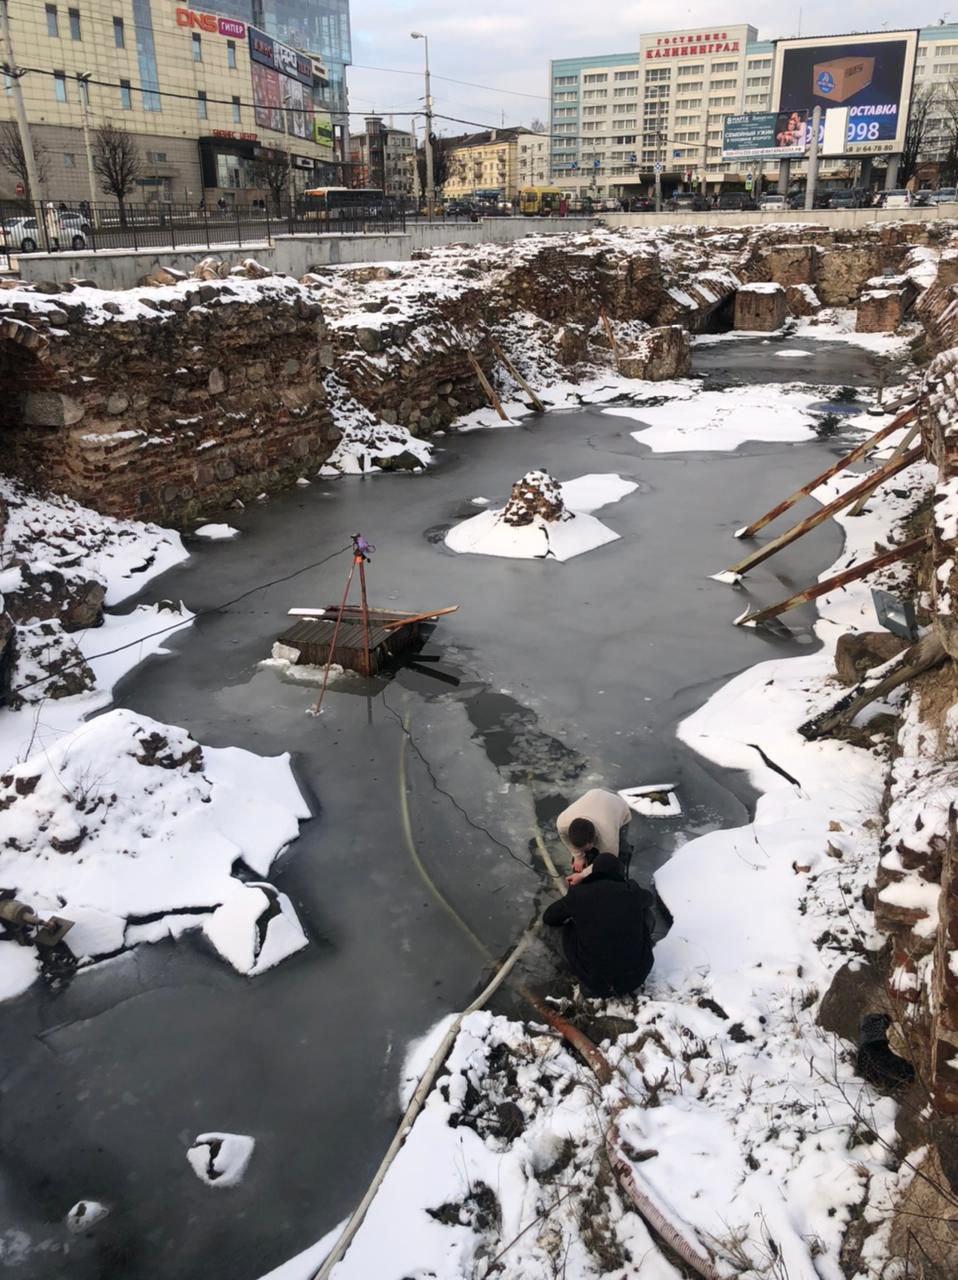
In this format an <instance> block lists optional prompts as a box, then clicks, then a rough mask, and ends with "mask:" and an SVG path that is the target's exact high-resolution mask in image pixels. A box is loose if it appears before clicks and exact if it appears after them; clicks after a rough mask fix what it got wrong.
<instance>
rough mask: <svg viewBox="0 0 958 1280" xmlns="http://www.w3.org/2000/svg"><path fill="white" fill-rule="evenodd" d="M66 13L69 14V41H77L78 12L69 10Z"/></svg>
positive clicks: (78, 34) (78, 28)
mask: <svg viewBox="0 0 958 1280" xmlns="http://www.w3.org/2000/svg"><path fill="white" fill-rule="evenodd" d="M68 12H69V14H70V39H71V40H79V39H80V10H79V9H70V10H68Z"/></svg>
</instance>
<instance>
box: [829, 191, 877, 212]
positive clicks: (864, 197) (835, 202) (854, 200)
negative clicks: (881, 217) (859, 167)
mask: <svg viewBox="0 0 958 1280" xmlns="http://www.w3.org/2000/svg"><path fill="white" fill-rule="evenodd" d="M829 197H830V201H831V207H832V208H833V209H864V208H866V207H867V205H868V203H869V201H868V192H867V191H862V190H861V188H860V187H843V188H841V189H840V190H838V191H830V192H829Z"/></svg>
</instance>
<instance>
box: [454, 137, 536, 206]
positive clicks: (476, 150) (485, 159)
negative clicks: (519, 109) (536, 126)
mask: <svg viewBox="0 0 958 1280" xmlns="http://www.w3.org/2000/svg"><path fill="white" fill-rule="evenodd" d="M450 141H451V142H452V144H453V145H452V146H451V147H450V153H449V176H448V178H447V179H446V184H445V187H444V188H443V195H444V196H445V197H446V198H447V199H454V200H468V199H473V198H475V197H476V196H479V197H484V198H487V199H492V198H494V197H495V198H498V199H500V200H514V199H515V198H516V196H517V194H518V192H519V188H520V187H521V186H523V185H526V184H525V183H524V182H521V181H520V178H519V146H520V145H521V144H522V143H525V144H526V145H527V146H528V145H530V143H531V142H532V141H541V138H540V136H539V135H538V134H534V133H531V132H530V131H529V130H528V129H490V130H488V131H487V132H485V133H472V134H467V135H466V136H465V137H462V138H455V139H451V140H450ZM528 155H529V153H528V152H527V153H526V156H527V157H528ZM524 172H525V171H524Z"/></svg>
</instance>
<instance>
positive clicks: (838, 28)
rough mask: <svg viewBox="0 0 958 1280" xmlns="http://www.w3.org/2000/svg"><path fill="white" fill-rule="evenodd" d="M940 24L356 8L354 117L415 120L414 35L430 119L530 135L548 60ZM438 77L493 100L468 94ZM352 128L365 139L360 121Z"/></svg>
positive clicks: (672, 10) (825, 14)
mask: <svg viewBox="0 0 958 1280" xmlns="http://www.w3.org/2000/svg"><path fill="white" fill-rule="evenodd" d="M940 3H941V4H946V3H947V0H940ZM953 3H954V10H955V11H954V12H953V13H950V14H949V21H956V22H958V0H953ZM946 13H948V11H947V10H944V9H937V8H935V7H934V5H933V4H932V6H931V7H926V8H924V9H923V10H922V11H921V12H920V13H918V14H916V11H915V6H914V4H911V3H908V0H877V3H872V2H869V0H845V3H843V4H841V5H836V4H834V3H827V2H826V0H805V3H804V5H800V3H799V0H793V2H791V3H786V0H715V2H714V3H713V0H702V2H701V3H698V4H693V5H692V6H691V7H688V6H686V5H684V4H682V0H678V3H677V4H676V3H672V2H669V0H645V2H644V3H642V4H636V3H629V0H449V2H448V3H442V0H352V30H353V61H354V64H355V65H354V66H353V67H352V68H350V71H349V96H350V108H351V109H352V110H354V111H371V110H372V109H374V108H375V110H377V111H380V112H383V113H384V114H388V113H389V112H390V110H392V111H394V112H396V113H398V112H400V111H406V112H411V111H417V110H421V108H422V93H423V89H422V81H421V74H422V64H423V63H422V60H423V45H422V41H421V40H415V41H414V40H411V39H410V37H409V33H410V31H424V32H425V33H426V34H427V35H428V36H429V61H430V67H431V70H432V72H433V85H432V95H433V100H434V104H435V110H436V112H437V113H439V114H443V115H449V116H458V117H460V118H462V119H463V120H467V121H470V122H475V123H476V124H479V125H497V124H500V123H501V122H502V121H503V119H504V120H505V123H506V124H529V123H531V121H532V120H533V119H534V118H535V117H537V116H538V117H539V118H540V119H541V120H547V119H548V103H547V100H546V98H545V95H546V93H547V91H548V79H549V59H550V58H574V57H582V56H585V55H588V54H596V53H625V52H628V51H631V50H637V49H638V46H639V36H640V35H641V34H642V33H643V32H653V31H669V30H682V29H684V28H688V27H697V28H698V27H712V26H726V27H727V26H730V25H731V24H733V23H751V25H752V26H753V27H757V28H758V34H759V39H761V40H771V39H774V38H775V37H776V36H791V35H798V34H799V23H801V34H802V35H833V34H838V33H842V32H846V31H874V30H876V29H880V28H881V27H882V26H883V25H884V26H887V28H888V29H890V30H894V29H896V28H897V27H903V28H904V27H908V26H909V25H912V26H914V25H916V23H919V24H923V25H927V26H933V25H935V24H936V23H937V22H938V20H939V19H940V18H941V17H943V16H945V14H946ZM365 67H382V68H394V69H397V70H399V71H403V70H405V71H406V72H410V71H413V72H416V73H417V75H409V74H405V75H403V74H392V73H390V72H387V71H368V70H364V69H363V68H365ZM417 76H418V78H417ZM440 76H449V77H451V78H452V79H454V80H469V81H473V82H474V83H476V84H480V85H489V86H491V88H489V89H473V88H467V87H465V86H464V85H461V84H450V83H448V81H446V80H442V79H440V78H439V77H440ZM507 91H509V92H507ZM520 94H525V95H529V96H519V95H520ZM535 95H539V96H535ZM408 120H409V117H408V116H400V115H399V114H396V118H395V123H396V125H397V126H406V127H408ZM437 125H438V128H437V132H441V133H460V132H465V131H466V128H467V127H468V126H463V125H457V124H449V123H446V122H443V121H439V122H437ZM352 127H353V129H354V131H355V130H359V129H361V128H362V122H361V120H360V119H359V118H358V117H356V118H354V120H353V124H352ZM420 128H421V122H420Z"/></svg>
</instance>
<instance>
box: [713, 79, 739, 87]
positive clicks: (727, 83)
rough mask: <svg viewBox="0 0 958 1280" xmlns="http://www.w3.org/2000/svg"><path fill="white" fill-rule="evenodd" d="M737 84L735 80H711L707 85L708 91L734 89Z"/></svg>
mask: <svg viewBox="0 0 958 1280" xmlns="http://www.w3.org/2000/svg"><path fill="white" fill-rule="evenodd" d="M737 84H738V81H737V80H713V81H712V83H711V84H710V85H709V88H710V89H734V88H735V87H736V85H737Z"/></svg>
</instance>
